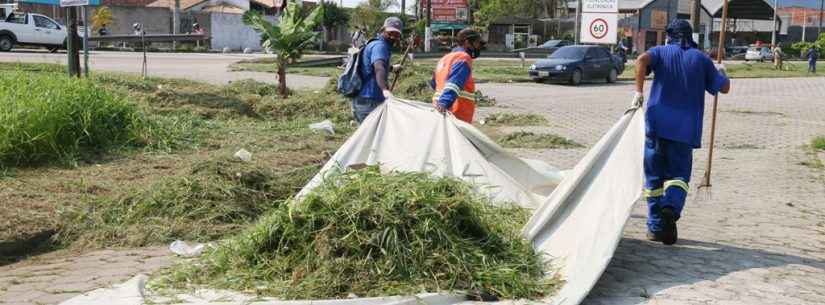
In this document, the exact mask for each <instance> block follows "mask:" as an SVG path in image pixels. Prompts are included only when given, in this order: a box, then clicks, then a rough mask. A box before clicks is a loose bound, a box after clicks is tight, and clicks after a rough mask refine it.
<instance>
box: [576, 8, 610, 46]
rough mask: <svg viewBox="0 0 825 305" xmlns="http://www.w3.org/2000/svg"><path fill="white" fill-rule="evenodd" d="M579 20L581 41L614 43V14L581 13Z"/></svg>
mask: <svg viewBox="0 0 825 305" xmlns="http://www.w3.org/2000/svg"><path fill="white" fill-rule="evenodd" d="M581 20H582V22H581V41H582V42H588V43H601V44H615V43H616V35H617V32H616V26H617V23H618V20H617V18H616V14H610V13H583V14H582V19H581Z"/></svg>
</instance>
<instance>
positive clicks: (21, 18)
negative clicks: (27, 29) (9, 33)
mask: <svg viewBox="0 0 825 305" xmlns="http://www.w3.org/2000/svg"><path fill="white" fill-rule="evenodd" d="M6 22H10V23H19V24H26V15H24V14H15V13H12V14H11V15H9V17H8V18H6Z"/></svg>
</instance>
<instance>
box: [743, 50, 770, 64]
mask: <svg viewBox="0 0 825 305" xmlns="http://www.w3.org/2000/svg"><path fill="white" fill-rule="evenodd" d="M751 60H756V61H760V62H762V61H766V60H773V53H771V50H770V49H769V48H768V47H761V48H759V47H750V48H748V51H747V53H745V61H751Z"/></svg>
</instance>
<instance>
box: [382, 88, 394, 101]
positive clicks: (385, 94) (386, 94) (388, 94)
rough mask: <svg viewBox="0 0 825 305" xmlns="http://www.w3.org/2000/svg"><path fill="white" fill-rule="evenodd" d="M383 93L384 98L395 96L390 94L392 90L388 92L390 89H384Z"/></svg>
mask: <svg viewBox="0 0 825 305" xmlns="http://www.w3.org/2000/svg"><path fill="white" fill-rule="evenodd" d="M383 93H384V98H385V99H390V98H395V96H394V95H392V92H390V90H384V91H383Z"/></svg>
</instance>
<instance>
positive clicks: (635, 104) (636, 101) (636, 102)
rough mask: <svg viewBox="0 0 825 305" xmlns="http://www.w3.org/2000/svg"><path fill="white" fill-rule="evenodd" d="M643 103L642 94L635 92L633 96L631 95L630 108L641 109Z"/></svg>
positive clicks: (643, 96) (643, 97)
mask: <svg viewBox="0 0 825 305" xmlns="http://www.w3.org/2000/svg"><path fill="white" fill-rule="evenodd" d="M644 103H645V95H644V93H641V92H638V91H637V92H636V93H635V94H633V100H632V101H631V102H630V108H631V109H635V108H639V107H642V104H644Z"/></svg>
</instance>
